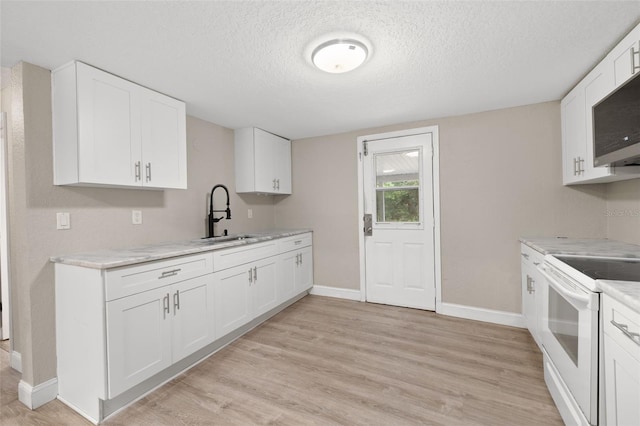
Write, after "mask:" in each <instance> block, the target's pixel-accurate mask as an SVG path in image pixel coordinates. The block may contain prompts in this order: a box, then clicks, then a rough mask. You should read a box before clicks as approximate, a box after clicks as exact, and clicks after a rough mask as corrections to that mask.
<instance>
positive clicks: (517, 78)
mask: <svg viewBox="0 0 640 426" xmlns="http://www.w3.org/2000/svg"><path fill="white" fill-rule="evenodd" d="M0 13H1V15H2V17H1V26H2V27H1V43H2V45H1V47H2V50H1V56H2V66H5V67H7V66H13V65H14V64H15V63H16V62H18V61H20V60H24V61H27V62H31V63H34V64H36V65H40V66H43V67H46V68H49V69H53V68H56V67H58V66H60V65H62V64H64V63H66V62H68V61H70V60H73V59H78V60H81V61H84V62H87V63H89V64H92V65H95V66H97V67H100V68H103V69H105V70H108V71H110V72H113V73H114V74H117V75H120V76H122V77H125V78H128V79H130V80H132V81H134V82H137V83H140V84H143V85H145V86H148V87H151V88H153V89H156V90H159V91H161V92H164V93H167V94H169V95H171V96H174V97H177V98H179V99H182V100H184V101H186V102H187V112H188V114H190V115H193V116H196V117H199V118H202V119H205V120H208V121H211V122H214V123H217V124H220V125H223V126H226V127H229V128H239V127H246V126H258V127H261V128H264V129H266V130H269V131H271V132H274V133H277V134H280V135H283V136H286V137H289V138H293V139H298V138H303V137H309V136H317V135H325V134H333V133H338V132H343V131H349V130H355V129H363V128H367V127H374V126H380V125H387V124H395V123H402V122H409V121H414V120H422V119H427V118H435V117H443V116H450V115H457V114H463V113H470V112H478V111H486V110H492V109H497V108H503V107H509V106H516V105H524V104H531V103H537V102H543V101H549V100H557V99H560V98H561V97H562V96H563V95H564V94H565V93H567V91H568V90H569V89H571V87H572V86H573V85H575V83H576V82H577V81H579V80H580V78H582V77H583V76H584V74H585V73H586V72H588V71H589V70H590V68H592V67H593V66H594V65H595V64H596V63H597V62H598V61H599V60H600V59H601V58H602V57H603V56H604V55H605V54H606V53H607V52H608V50H609V49H611V47H613V46H614V45H615V44H616V43H617V42H618V41H619V40H620V38H621V37H623V36H624V35H625V34H626V33H627V32H628V31H629V30H630V29H631V28H632V27H633V26H634V25H635V24H636V23H638V22H639V21H640V2H639V1H630V2H619V1H606V2H591V1H587V2H581V1H569V2H554V1H534V2H519V1H517V2H516V1H513V2H485V1H475V2H454V1H449V2H427V1H387V2H379V1H356V2H347V1H338V2H328V1H230V2H223V1H210V2H206V1H200V2H196V1H182V2H156V1H143V2H106V1H99V2H93V1H92V2H77V1H76V2H57V1H46V2H12V1H6V0H3V1H1V2H0ZM327 34H329V35H331V36H350V35H353V34H359V35H361V36H362V37H363V38H364V41H365V42H366V43H367V44H368V45H369V46H370V47H371V55H370V57H369V59H368V60H367V62H366V63H365V65H364V66H363V67H361V68H359V69H357V70H355V71H352V72H350V73H346V74H339V75H335V74H326V73H323V72H321V71H318V70H316V69H314V68H313V67H312V66H311V64H310V59H309V55H310V52H311V50H312V49H313V47H315V46H316V45H317V44H319V43H320V42H322V41H324V40H325V35H327Z"/></svg>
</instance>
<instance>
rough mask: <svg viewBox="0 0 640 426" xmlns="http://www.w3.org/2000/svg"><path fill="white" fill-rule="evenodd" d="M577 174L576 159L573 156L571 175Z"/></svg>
mask: <svg viewBox="0 0 640 426" xmlns="http://www.w3.org/2000/svg"><path fill="white" fill-rule="evenodd" d="M577 174H578V159H577V158H575V157H574V158H573V175H574V176H576V175H577Z"/></svg>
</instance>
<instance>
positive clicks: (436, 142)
mask: <svg viewBox="0 0 640 426" xmlns="http://www.w3.org/2000/svg"><path fill="white" fill-rule="evenodd" d="M423 133H431V135H432V138H433V141H432V143H433V158H432V165H433V178H432V182H431V183H432V185H433V188H432V189H433V222H434V225H433V245H434V247H433V253H434V267H435V286H436V292H435V293H436V304H435V306H436V312H440V311H441V308H442V272H441V260H440V138H439V133H438V126H437V125H435V126H427V127H418V128H415V129H406V130H399V131H395V132H386V133H376V134H371V135H364V136H358V138H357V140H356V159H357V162H358V167H357V168H358V247H359V257H360V301H361V302H366V300H367V287H366V268H365V266H366V265H365V261H366V258H365V243H364V232H363V229H364V219H363V217H364V188H363V184H364V170H363V169H364V163H363V161H362V157H363V155H364V152H363V151H364V149H363V146H364V142H367V141H374V140H379V139H390V138H398V137H403V136H413V135H419V134H423Z"/></svg>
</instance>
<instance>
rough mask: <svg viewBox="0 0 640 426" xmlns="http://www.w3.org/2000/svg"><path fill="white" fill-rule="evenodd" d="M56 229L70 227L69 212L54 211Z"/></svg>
mask: <svg viewBox="0 0 640 426" xmlns="http://www.w3.org/2000/svg"><path fill="white" fill-rule="evenodd" d="M56 229H71V216H70V215H69V213H67V212H63V213H56Z"/></svg>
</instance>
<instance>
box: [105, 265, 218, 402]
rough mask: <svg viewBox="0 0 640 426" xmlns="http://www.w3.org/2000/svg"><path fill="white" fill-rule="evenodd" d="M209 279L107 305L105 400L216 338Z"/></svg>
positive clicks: (161, 289)
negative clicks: (106, 382)
mask: <svg viewBox="0 0 640 426" xmlns="http://www.w3.org/2000/svg"><path fill="white" fill-rule="evenodd" d="M213 302H214V300H213V281H212V275H211V274H209V275H205V276H203V277H199V278H193V279H190V280H187V281H183V282H181V283H178V284H174V285H171V286H167V287H161V288H158V289H154V290H149V291H145V292H144V293H140V294H136V295H133V296H129V297H124V298H122V299H117V300H113V301H111V302H107V362H108V364H109V379H108V383H109V398H113V397H115V396H117V395H119V394H121V393H122V392H123V391H125V390H127V389H129V388H131V387H133V386H135V385H137V384H138V383H141V382H142V381H144V380H146V379H148V378H149V377H151V376H153V375H154V374H156V373H158V372H160V371H162V370H164V369H165V368H167V367H169V366H170V365H171V364H173V363H175V362H177V361H179V360H181V359H182V358H184V357H186V356H187V355H190V354H192V353H194V352H195V351H197V350H198V349H201V348H203V347H205V346H206V345H208V344H209V343H211V342H213V341H214V340H215V327H214V315H213V313H214V303H213Z"/></svg>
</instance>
